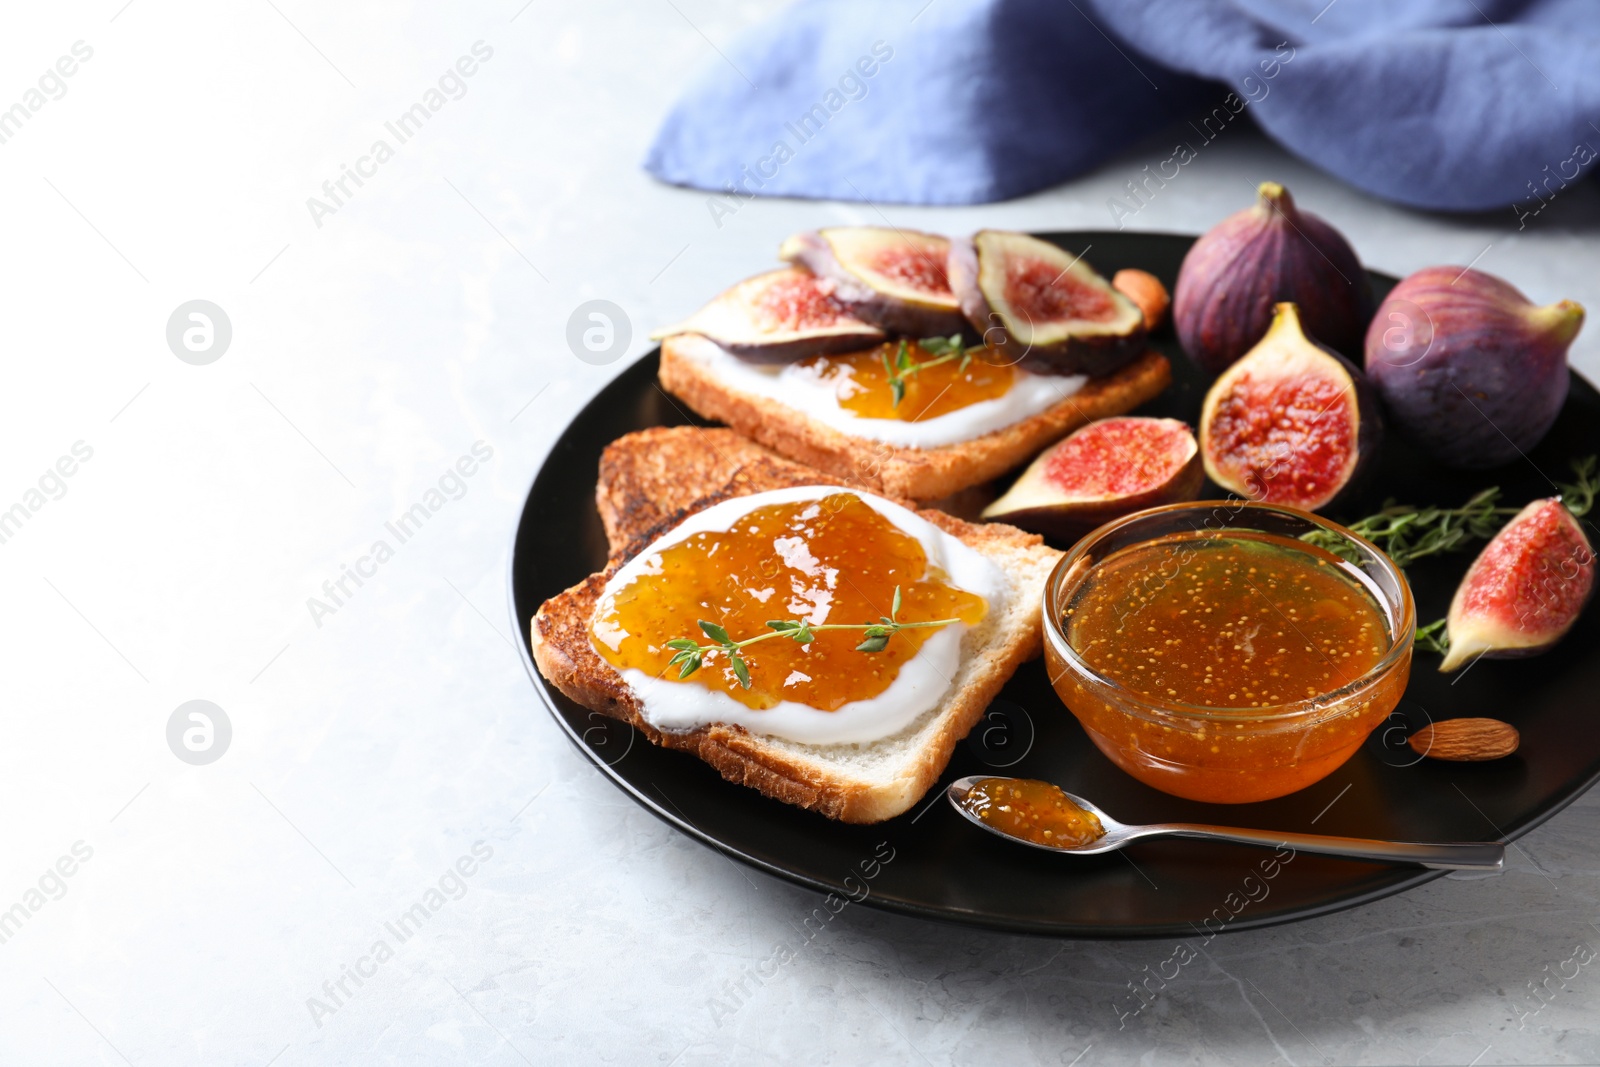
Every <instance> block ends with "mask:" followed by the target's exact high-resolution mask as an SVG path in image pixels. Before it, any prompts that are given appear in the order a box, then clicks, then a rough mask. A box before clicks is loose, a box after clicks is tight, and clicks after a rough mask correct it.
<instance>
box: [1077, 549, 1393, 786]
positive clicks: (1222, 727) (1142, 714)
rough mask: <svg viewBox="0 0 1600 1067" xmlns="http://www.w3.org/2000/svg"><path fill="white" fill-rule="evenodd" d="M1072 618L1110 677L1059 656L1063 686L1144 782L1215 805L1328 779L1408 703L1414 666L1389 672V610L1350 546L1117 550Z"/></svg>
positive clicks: (1096, 736)
mask: <svg viewBox="0 0 1600 1067" xmlns="http://www.w3.org/2000/svg"><path fill="white" fill-rule="evenodd" d="M1062 630H1063V632H1064V633H1065V635H1066V639H1067V644H1068V645H1069V646H1070V647H1071V648H1072V650H1073V651H1074V652H1075V653H1076V654H1077V655H1078V656H1079V657H1080V658H1081V660H1082V661H1083V662H1084V663H1085V664H1086V665H1087V666H1088V667H1089V669H1090V671H1092V672H1093V674H1094V675H1098V677H1099V679H1104V680H1106V681H1098V680H1096V679H1095V678H1094V677H1092V676H1090V675H1086V674H1085V673H1084V672H1083V671H1081V670H1077V669H1063V668H1064V667H1065V666H1066V665H1065V664H1062V663H1060V662H1059V657H1056V656H1052V660H1053V662H1052V664H1051V674H1052V682H1053V684H1054V685H1055V688H1056V691H1057V693H1058V694H1060V696H1061V697H1062V699H1063V700H1064V701H1066V703H1067V706H1068V707H1069V708H1071V709H1072V711H1073V713H1074V714H1075V715H1076V716H1077V717H1078V719H1079V721H1080V722H1082V724H1083V726H1084V729H1085V730H1086V731H1087V732H1088V734H1089V736H1090V737H1091V739H1092V740H1094V742H1095V744H1096V745H1097V746H1099V747H1100V749H1101V750H1102V751H1103V752H1105V753H1106V755H1108V756H1110V757H1111V759H1112V760H1113V761H1114V762H1116V763H1118V764H1119V765H1120V766H1123V767H1124V769H1127V770H1129V771H1130V773H1135V775H1136V776H1137V777H1139V778H1141V780H1144V781H1146V782H1149V783H1150V784H1156V785H1159V787H1160V788H1162V789H1165V790H1166V791H1168V792H1171V793H1176V794H1177V795H1179V796H1185V797H1190V798H1191V799H1196V800H1206V801H1210V802H1213V803H1236V802H1242V801H1247V800H1258V799H1264V798H1265V797H1269V796H1282V795H1284V794H1286V793H1290V792H1293V791H1295V790H1297V789H1300V788H1303V787H1304V786H1306V785H1309V784H1311V783H1312V782H1315V781H1317V780H1319V779H1321V778H1322V777H1324V776H1325V775H1327V774H1328V773H1330V772H1331V771H1332V770H1333V769H1334V768H1336V767H1338V766H1339V765H1340V764H1342V763H1343V762H1344V761H1345V760H1346V759H1348V758H1349V757H1350V755H1351V754H1352V753H1353V752H1354V751H1355V749H1356V748H1357V747H1358V746H1359V745H1360V743H1361V741H1362V740H1363V739H1364V738H1365V737H1366V736H1367V734H1368V733H1370V732H1371V730H1372V728H1373V727H1374V726H1375V725H1377V723H1378V722H1380V721H1382V719H1383V718H1384V717H1385V716H1387V715H1388V714H1389V712H1391V711H1392V710H1393V709H1394V707H1395V705H1396V704H1397V703H1398V702H1399V699H1400V696H1401V694H1402V693H1403V692H1404V690H1405V685H1406V680H1407V677H1408V673H1409V671H1408V663H1407V665H1405V666H1402V667H1401V668H1400V669H1397V670H1392V671H1386V672H1383V673H1381V674H1378V675H1376V676H1374V669H1375V668H1376V667H1377V666H1378V665H1379V663H1380V662H1381V661H1383V660H1384V658H1385V656H1386V655H1387V654H1388V652H1389V650H1390V647H1391V644H1392V641H1393V637H1392V634H1391V630H1390V622H1389V619H1388V616H1387V615H1386V614H1385V611H1384V609H1383V607H1382V605H1381V604H1380V603H1379V601H1378V600H1377V599H1376V597H1375V595H1374V593H1373V592H1372V591H1370V590H1369V589H1368V588H1367V587H1366V586H1365V585H1364V584H1363V583H1362V582H1361V581H1360V580H1359V579H1357V578H1356V577H1355V576H1354V575H1353V573H1352V570H1351V569H1350V568H1349V567H1348V566H1347V565H1345V564H1343V562H1342V561H1341V560H1340V559H1339V558H1338V557H1337V556H1335V555H1333V554H1331V553H1329V552H1327V551H1325V550H1323V549H1321V548H1318V547H1315V546H1313V545H1310V544H1307V543H1305V542H1303V541H1298V540H1295V539H1293V538H1287V537H1282V536H1279V535H1276V534H1269V533H1264V532H1256V531H1248V530H1239V531H1235V532H1231V533H1229V534H1227V535H1225V536H1224V535H1219V534H1216V533H1209V532H1199V531H1195V532H1185V533H1176V534H1170V535H1168V536H1165V537H1161V538H1157V539H1155V540H1151V541H1146V542H1142V543H1138V544H1134V545H1130V546H1128V547H1126V548H1122V549H1120V550H1118V551H1115V552H1112V553H1111V554H1110V555H1108V556H1106V557H1105V558H1104V559H1101V560H1099V561H1098V562H1097V563H1095V564H1094V565H1093V567H1092V568H1091V569H1090V570H1089V571H1088V573H1087V574H1086V576H1085V577H1084V578H1083V580H1082V581H1081V583H1080V584H1079V585H1078V587H1077V588H1076V589H1075V590H1074V591H1073V593H1072V595H1071V596H1070V599H1068V600H1067V601H1066V603H1065V607H1064V612H1063V618H1062ZM1108 682H1109V683H1110V684H1107V683H1108ZM1354 683H1363V684H1361V685H1356V684H1354Z"/></svg>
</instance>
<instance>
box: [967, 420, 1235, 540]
mask: <svg viewBox="0 0 1600 1067" xmlns="http://www.w3.org/2000/svg"><path fill="white" fill-rule="evenodd" d="M1205 477H1206V475H1205V468H1204V467H1203V466H1202V465H1201V462H1200V446H1199V445H1198V444H1197V443H1196V442H1195V439H1194V434H1193V433H1192V432H1191V431H1190V430H1189V427H1187V426H1185V425H1184V424H1183V423H1181V422H1179V421H1178V420H1177V419H1150V418H1142V417H1139V416H1133V415H1127V416H1121V417H1118V418H1112V419H1101V420H1100V421H1098V422H1091V423H1089V425H1087V426H1085V427H1083V428H1082V429H1080V430H1077V431H1076V432H1074V433H1072V434H1071V435H1069V436H1068V437H1066V438H1065V439H1063V440H1061V441H1059V442H1057V443H1056V444H1054V445H1052V446H1050V447H1049V448H1047V449H1046V450H1045V451H1044V452H1042V453H1041V454H1040V455H1039V458H1038V459H1036V460H1034V461H1033V463H1031V464H1030V465H1029V466H1028V469H1027V470H1025V471H1023V472H1022V477H1020V478H1018V479H1017V481H1016V484H1015V485H1013V486H1012V487H1011V488H1010V489H1009V490H1008V491H1007V492H1006V494H1005V495H1004V496H1002V497H1001V498H1000V499H999V500H996V501H995V502H994V503H993V504H990V505H989V506H988V507H987V508H985V509H984V510H983V517H984V518H986V519H999V520H1002V521H1004V522H1008V523H1010V524H1011V525H1013V526H1020V527H1022V528H1023V529H1024V530H1032V531H1034V532H1035V533H1043V534H1050V535H1052V536H1056V537H1066V538H1077V537H1080V536H1082V535H1083V534H1085V533H1088V532H1089V531H1090V530H1092V529H1094V528H1095V527H1096V526H1099V525H1101V524H1103V523H1107V522H1110V521H1111V520H1112V519H1117V518H1121V517H1122V516H1123V515H1127V514H1130V513H1132V512H1135V511H1139V510H1142V509H1144V508H1153V507H1155V506H1156V505H1158V504H1175V503H1178V502H1179V501H1182V500H1193V499H1195V498H1196V497H1198V496H1199V495H1200V487H1201V486H1202V485H1204V484H1205Z"/></svg>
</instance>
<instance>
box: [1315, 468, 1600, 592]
mask: <svg viewBox="0 0 1600 1067" xmlns="http://www.w3.org/2000/svg"><path fill="white" fill-rule="evenodd" d="M1595 466H1596V457H1594V456H1585V457H1583V458H1582V459H1575V460H1573V461H1572V472H1573V478H1574V481H1572V482H1570V483H1567V482H1557V483H1556V487H1557V489H1558V490H1559V492H1560V494H1561V500H1562V502H1563V503H1564V504H1566V506H1567V510H1569V511H1571V512H1572V514H1573V515H1574V516H1576V517H1578V518H1582V517H1583V516H1584V515H1585V514H1586V513H1587V512H1588V511H1589V510H1590V509H1591V508H1592V507H1593V506H1594V502H1595V497H1596V495H1597V494H1600V476H1597V475H1596V473H1595ZM1500 495H1501V494H1500V487H1499V486H1490V487H1489V488H1487V489H1485V490H1483V491H1482V492H1479V493H1476V494H1474V495H1473V496H1472V497H1471V498H1470V499H1469V500H1468V501H1467V502H1466V503H1465V504H1462V505H1461V506H1460V507H1458V508H1440V507H1427V508H1419V507H1414V506H1412V505H1409V504H1396V503H1395V502H1394V501H1392V500H1390V501H1386V502H1385V503H1384V506H1383V509H1382V510H1381V511H1379V512H1377V513H1376V514H1373V515H1368V516H1367V517H1366V518H1364V519H1359V520H1357V521H1356V522H1353V523H1351V524H1350V531H1351V532H1352V533H1355V534H1358V535H1359V536H1361V537H1364V538H1366V539H1367V540H1368V541H1371V542H1372V543H1373V544H1375V545H1377V546H1378V547H1379V548H1381V549H1383V550H1384V551H1385V552H1387V553H1388V555H1389V558H1390V559H1392V560H1394V562H1395V564H1396V565H1397V566H1399V567H1406V566H1408V565H1410V564H1411V563H1413V562H1415V561H1416V560H1419V559H1422V558H1424V557H1426V556H1435V555H1438V554H1440V553H1442V552H1453V551H1455V550H1456V549H1458V548H1461V547H1462V546H1464V545H1466V544H1468V543H1469V542H1472V541H1483V540H1488V539H1489V538H1491V537H1493V536H1494V535H1495V533H1496V532H1498V531H1499V529H1500V527H1501V526H1502V525H1503V524H1504V522H1505V520H1506V519H1509V518H1511V517H1512V516H1513V515H1515V514H1516V513H1517V512H1519V511H1521V510H1522V509H1521V508H1515V507H1507V506H1505V505H1502V504H1501V503H1500ZM1300 539H1301V540H1302V541H1308V542H1310V543H1311V544H1314V545H1316V546H1318V547H1319V548H1324V549H1327V550H1328V551H1329V552H1332V553H1333V554H1334V555H1336V556H1341V557H1343V558H1345V559H1348V560H1351V561H1352V562H1359V556H1358V555H1357V553H1356V551H1355V549H1354V547H1353V546H1352V545H1351V544H1350V543H1349V542H1348V541H1346V540H1345V539H1344V538H1343V537H1341V536H1340V535H1338V534H1335V533H1333V532H1332V531H1330V530H1312V531H1311V532H1309V533H1306V534H1302V535H1301V537H1300Z"/></svg>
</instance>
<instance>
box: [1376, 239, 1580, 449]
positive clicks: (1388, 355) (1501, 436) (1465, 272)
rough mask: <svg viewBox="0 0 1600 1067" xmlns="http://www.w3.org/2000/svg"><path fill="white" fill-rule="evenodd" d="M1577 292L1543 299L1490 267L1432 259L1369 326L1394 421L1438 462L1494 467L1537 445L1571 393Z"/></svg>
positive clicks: (1379, 384)
mask: <svg viewBox="0 0 1600 1067" xmlns="http://www.w3.org/2000/svg"><path fill="white" fill-rule="evenodd" d="M1582 326H1583V308H1582V307H1581V306H1580V305H1578V304H1575V303H1573V302H1572V301H1571V300H1563V301H1561V302H1560V303H1557V304H1551V305H1550V306H1549V307H1537V306H1536V305H1534V304H1533V303H1532V302H1531V301H1530V300H1529V299H1528V298H1527V297H1525V296H1523V295H1522V294H1521V293H1520V292H1518V291H1517V290H1516V288H1514V287H1513V286H1511V285H1509V284H1507V283H1506V282H1504V281H1501V280H1500V279H1499V278H1496V277H1495V276H1494V275H1492V274H1485V273H1483V272H1482V271H1477V270H1471V269H1466V268H1462V267H1427V268H1425V269H1423V270H1419V271H1417V272H1416V273H1415V274H1413V275H1411V276H1410V277H1409V278H1407V279H1406V280H1405V281H1403V282H1401V283H1400V284H1399V285H1397V286H1395V287H1394V289H1393V290H1392V291H1391V292H1390V293H1389V295H1388V296H1387V297H1386V298H1385V299H1384V301H1383V304H1382V305H1381V306H1380V307H1379V308H1378V313H1377V314H1376V315H1375V316H1373V319H1372V325H1371V326H1370V327H1369V328H1368V329H1367V359H1366V363H1367V374H1368V375H1369V376H1370V377H1371V378H1372V384H1373V386H1374V388H1376V389H1377V391H1378V395H1379V396H1380V397H1381V398H1382V399H1383V403H1384V407H1385V408H1386V409H1387V410H1388V413H1389V416H1390V421H1391V422H1393V423H1394V424H1395V425H1397V426H1398V427H1399V428H1400V429H1401V430H1403V431H1404V432H1405V433H1406V434H1407V435H1408V436H1410V437H1411V438H1413V439H1414V440H1415V441H1416V442H1417V443H1418V444H1419V445H1421V446H1422V447H1423V449H1424V450H1425V451H1427V452H1428V453H1429V454H1431V455H1432V456H1433V457H1434V458H1435V459H1437V460H1439V461H1440V462H1441V463H1446V464H1449V465H1450V466H1453V467H1497V466H1499V465H1500V464H1502V463H1509V462H1511V461H1512V460H1514V459H1516V458H1517V457H1518V456H1519V455H1521V454H1522V453H1524V452H1527V451H1529V450H1530V449H1532V448H1533V446H1534V445H1536V444H1538V443H1539V441H1540V440H1541V439H1542V438H1543V437H1544V435H1545V434H1546V433H1547V432H1549V430H1550V427H1551V426H1552V425H1554V424H1555V421H1556V416H1558V415H1560V414H1561V408H1562V405H1563V404H1565V403H1566V400H1567V384H1568V380H1569V375H1568V373H1567V347H1568V346H1569V345H1571V344H1572V339H1573V338H1574V337H1576V336H1577V335H1578V330H1579V329H1581V328H1582Z"/></svg>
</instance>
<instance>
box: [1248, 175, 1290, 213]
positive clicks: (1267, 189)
mask: <svg viewBox="0 0 1600 1067" xmlns="http://www.w3.org/2000/svg"><path fill="white" fill-rule="evenodd" d="M1256 195H1257V196H1259V197H1260V198H1261V199H1260V201H1259V203H1260V204H1261V206H1262V207H1263V208H1265V209H1266V210H1267V211H1268V212H1273V211H1277V212H1281V213H1283V214H1284V215H1293V214H1294V197H1292V196H1290V195H1289V190H1287V189H1285V188H1284V187H1283V186H1282V185H1279V184H1278V183H1277V182H1262V183H1261V184H1260V185H1258V186H1257V187H1256Z"/></svg>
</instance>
